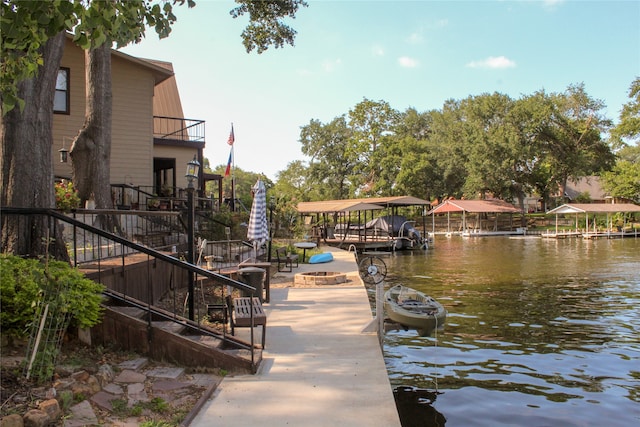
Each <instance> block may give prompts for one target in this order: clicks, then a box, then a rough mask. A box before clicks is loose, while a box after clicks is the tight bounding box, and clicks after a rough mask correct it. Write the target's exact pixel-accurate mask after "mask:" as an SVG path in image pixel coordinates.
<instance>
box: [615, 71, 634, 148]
mask: <svg viewBox="0 0 640 427" xmlns="http://www.w3.org/2000/svg"><path fill="white" fill-rule="evenodd" d="M629 98H630V101H629V102H627V103H626V104H625V105H624V106H623V107H622V111H621V112H620V122H619V123H618V125H617V126H616V127H614V128H613V129H612V131H611V135H612V137H613V139H614V141H618V144H617V146H618V147H619V146H621V145H622V144H625V145H632V144H634V143H635V144H636V145H639V144H640V77H636V79H635V80H634V81H633V82H632V83H631V87H630V88H629ZM625 140H626V142H623V141H625Z"/></svg>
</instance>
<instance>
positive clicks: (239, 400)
mask: <svg viewBox="0 0 640 427" xmlns="http://www.w3.org/2000/svg"><path fill="white" fill-rule="evenodd" d="M322 250H323V251H327V252H328V251H331V252H333V254H334V261H332V262H330V263H326V264H316V265H309V264H300V267H299V268H294V269H293V272H292V273H289V274H290V275H291V276H293V275H294V274H296V273H301V272H307V271H331V272H341V273H347V277H348V278H349V282H348V283H346V284H341V285H324V286H315V287H309V288H290V287H289V288H274V289H271V302H270V303H268V304H265V305H264V307H265V311H266V312H267V316H268V323H267V339H266V349H265V351H264V352H263V361H262V365H261V367H260V369H259V371H258V373H257V374H256V375H243V376H235V377H227V378H225V379H224V380H223V381H222V383H221V384H220V385H219V386H218V388H217V389H216V391H215V393H214V395H213V397H212V399H211V400H210V401H208V402H207V403H206V404H205V405H204V406H203V408H202V410H201V412H200V413H199V414H198V415H197V416H196V417H195V418H194V420H193V421H192V423H191V426H194V427H205V426H207V427H208V426H262V427H268V426H309V427H313V426H336V425H345V426H354V427H355V426H363V427H364V426H366V427H374V426H381V427H382V426H384V427H394V426H400V419H399V416H398V412H397V410H396V406H395V402H394V398H393V391H392V389H391V385H390V383H389V377H388V375H387V370H386V367H385V364H384V358H383V355H382V350H381V348H380V344H379V342H378V337H377V334H376V333H367V332H362V331H363V329H364V328H365V326H367V324H368V323H369V322H370V321H371V318H372V315H371V307H370V304H369V299H368V296H367V292H366V289H365V288H364V286H363V284H362V281H361V280H360V277H359V275H358V269H357V264H356V262H355V259H354V255H353V253H349V252H346V251H340V250H337V249H335V248H322ZM282 274H284V273H278V275H282ZM256 331H259V328H257V329H256Z"/></svg>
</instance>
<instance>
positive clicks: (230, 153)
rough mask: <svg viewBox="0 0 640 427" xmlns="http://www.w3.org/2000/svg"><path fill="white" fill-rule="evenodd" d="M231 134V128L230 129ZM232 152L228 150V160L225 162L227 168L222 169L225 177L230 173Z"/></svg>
mask: <svg viewBox="0 0 640 427" xmlns="http://www.w3.org/2000/svg"><path fill="white" fill-rule="evenodd" d="M231 136H233V130H232V131H231ZM232 154H233V151H230V152H229V161H228V162H227V169H226V170H225V171H224V176H225V177H227V176H229V175H231V156H232Z"/></svg>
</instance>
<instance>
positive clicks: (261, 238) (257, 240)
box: [247, 179, 269, 258]
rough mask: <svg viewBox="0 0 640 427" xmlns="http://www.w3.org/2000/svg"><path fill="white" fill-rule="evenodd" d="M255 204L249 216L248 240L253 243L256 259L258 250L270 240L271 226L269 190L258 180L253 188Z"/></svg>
mask: <svg viewBox="0 0 640 427" xmlns="http://www.w3.org/2000/svg"><path fill="white" fill-rule="evenodd" d="M251 188H252V190H253V204H252V205H251V213H250V214H249V227H248V229H247V239H248V240H249V241H251V242H253V251H254V257H255V258H257V257H258V248H259V247H260V246H262V245H263V244H264V243H265V242H266V241H267V240H268V239H269V224H268V222H267V189H266V188H265V186H264V183H263V182H262V180H260V179H258V181H256V183H255V184H254V186H253V187H251Z"/></svg>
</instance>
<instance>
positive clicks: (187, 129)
mask: <svg viewBox="0 0 640 427" xmlns="http://www.w3.org/2000/svg"><path fill="white" fill-rule="evenodd" d="M153 137H154V138H158V139H169V140H174V141H175V140H177V141H188V142H203V141H204V140H205V122H204V120H195V119H184V118H178V117H164V116H153Z"/></svg>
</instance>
